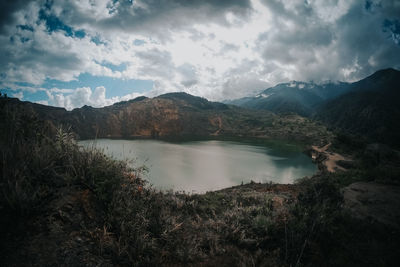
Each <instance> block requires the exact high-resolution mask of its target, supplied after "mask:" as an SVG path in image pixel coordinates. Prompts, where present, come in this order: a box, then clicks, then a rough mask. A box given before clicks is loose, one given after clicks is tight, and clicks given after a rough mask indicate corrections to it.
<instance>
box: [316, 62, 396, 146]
mask: <svg viewBox="0 0 400 267" xmlns="http://www.w3.org/2000/svg"><path fill="white" fill-rule="evenodd" d="M314 118H315V119H318V120H320V121H323V122H325V123H326V124H327V125H330V126H331V127H336V128H340V129H342V130H344V131H347V132H349V133H352V134H359V135H363V136H366V137H368V138H370V139H371V140H372V141H374V142H381V143H386V144H390V145H393V146H395V147H396V148H398V149H399V148H400V71H398V70H395V69H385V70H381V71H377V72H376V73H374V74H373V75H371V76H369V77H367V78H365V79H363V80H360V81H358V82H355V83H353V84H351V88H350V90H349V91H348V92H347V93H346V94H343V95H341V96H339V97H337V98H334V99H332V100H330V101H327V102H324V103H323V104H322V105H320V106H319V107H318V108H317V109H316V111H315V114H314Z"/></svg>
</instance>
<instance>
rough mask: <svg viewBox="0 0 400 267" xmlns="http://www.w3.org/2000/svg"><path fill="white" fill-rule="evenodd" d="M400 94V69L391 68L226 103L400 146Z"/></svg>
mask: <svg viewBox="0 0 400 267" xmlns="http://www.w3.org/2000/svg"><path fill="white" fill-rule="evenodd" d="M399 97H400V71H398V70H395V69H392V68H388V69H383V70H379V71H377V72H375V73H374V74H372V75H370V76H368V77H366V78H364V79H362V80H360V81H357V82H354V83H343V82H338V83H332V82H327V83H323V84H315V83H306V82H290V83H282V84H278V85H277V86H274V87H271V88H268V89H266V90H264V91H262V92H261V93H259V94H258V95H256V96H253V97H246V98H241V99H236V100H233V101H225V103H227V104H233V105H237V106H241V107H246V108H250V109H255V110H269V111H272V112H274V113H297V114H300V115H302V116H308V117H311V118H313V119H317V120H320V121H322V122H324V123H326V124H327V125H329V126H330V127H334V128H339V129H342V130H344V131H347V132H349V133H352V134H360V135H364V136H366V137H368V138H370V139H371V141H379V142H382V143H388V144H392V145H395V146H396V147H399V148H400V141H399V140H400V103H399Z"/></svg>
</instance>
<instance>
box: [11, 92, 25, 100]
mask: <svg viewBox="0 0 400 267" xmlns="http://www.w3.org/2000/svg"><path fill="white" fill-rule="evenodd" d="M13 97H16V98H19V99H22V98H24V93H23V92H18V93H13Z"/></svg>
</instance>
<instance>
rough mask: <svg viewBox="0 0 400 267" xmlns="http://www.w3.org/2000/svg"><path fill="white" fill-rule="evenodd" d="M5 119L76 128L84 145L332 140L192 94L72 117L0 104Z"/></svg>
mask: <svg viewBox="0 0 400 267" xmlns="http://www.w3.org/2000/svg"><path fill="white" fill-rule="evenodd" d="M0 111H1V114H2V118H0V122H3V123H4V124H7V119H10V118H16V119H18V116H27V114H29V116H34V117H36V118H38V119H40V120H42V121H45V122H46V125H47V126H46V127H48V128H49V131H53V132H54V131H55V129H56V128H57V127H59V126H60V125H67V126H70V127H71V128H72V130H73V132H74V133H76V135H77V137H78V138H79V139H93V138H238V137H240V138H264V139H283V140H292V141H296V142H302V143H309V144H310V143H319V142H321V141H323V140H325V141H327V139H329V138H331V136H332V135H331V134H330V132H329V131H327V129H326V127H324V126H322V125H320V124H318V123H315V122H313V121H311V120H310V119H307V118H304V117H301V116H299V115H296V114H286V115H278V114H274V113H272V112H270V111H266V110H259V111H255V110H249V109H245V108H241V107H236V106H233V105H226V104H223V103H218V102H211V101H208V100H207V99H204V98H201V97H196V96H192V95H189V94H186V93H168V94H164V95H160V96H158V97H154V98H147V97H139V98H136V99H133V100H130V101H124V102H119V103H115V104H114V105H111V106H107V107H103V108H93V107H89V106H84V107H82V108H77V109H74V110H72V111H67V110H65V109H64V108H57V107H49V106H45V105H40V104H36V103H30V102H22V101H19V100H18V99H15V98H3V99H1V101H0Z"/></svg>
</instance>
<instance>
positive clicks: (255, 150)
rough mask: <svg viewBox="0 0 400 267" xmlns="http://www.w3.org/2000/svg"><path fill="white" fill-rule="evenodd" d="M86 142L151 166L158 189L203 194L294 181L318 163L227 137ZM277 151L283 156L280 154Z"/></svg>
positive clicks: (135, 162) (301, 154)
mask: <svg viewBox="0 0 400 267" xmlns="http://www.w3.org/2000/svg"><path fill="white" fill-rule="evenodd" d="M93 142H94V141H90V140H89V141H82V142H80V144H81V145H84V146H91V145H93V144H94V145H95V146H97V147H99V148H103V149H104V152H105V153H106V154H108V155H111V156H113V157H115V158H117V159H128V160H134V161H133V163H132V164H133V166H140V165H143V164H145V165H146V166H148V167H149V169H150V171H149V173H148V177H147V179H148V180H149V181H150V183H152V184H153V185H154V186H155V187H157V188H160V189H174V190H179V191H180V190H184V191H188V192H193V191H194V192H205V191H209V190H216V189H221V188H225V187H229V186H233V185H238V184H240V183H241V182H242V181H243V182H245V183H246V182H249V181H251V180H253V181H260V182H266V181H273V182H277V183H292V182H293V180H294V179H295V178H299V177H303V176H308V175H312V174H313V173H315V172H316V166H315V165H314V164H312V162H311V159H310V158H308V157H307V156H306V155H304V154H303V153H299V152H296V153H294V152H289V151H284V150H279V151H277V150H276V149H271V148H268V147H262V146H255V145H249V144H242V143H237V142H228V141H196V142H186V143H179V144H176V143H168V142H163V141H156V140H108V139H100V140H96V141H95V142H94V143H93ZM277 155H279V156H277Z"/></svg>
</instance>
